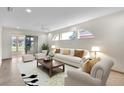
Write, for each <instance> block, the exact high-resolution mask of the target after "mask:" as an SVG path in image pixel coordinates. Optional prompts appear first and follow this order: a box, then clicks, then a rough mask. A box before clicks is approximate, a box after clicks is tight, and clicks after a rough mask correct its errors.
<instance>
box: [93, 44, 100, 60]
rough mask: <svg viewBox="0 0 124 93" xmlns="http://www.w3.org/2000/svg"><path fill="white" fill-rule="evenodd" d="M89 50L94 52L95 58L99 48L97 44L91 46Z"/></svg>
mask: <svg viewBox="0 0 124 93" xmlns="http://www.w3.org/2000/svg"><path fill="white" fill-rule="evenodd" d="M91 51H93V52H94V53H95V58H96V55H97V52H99V51H100V48H99V47H97V46H93V47H92V48H91Z"/></svg>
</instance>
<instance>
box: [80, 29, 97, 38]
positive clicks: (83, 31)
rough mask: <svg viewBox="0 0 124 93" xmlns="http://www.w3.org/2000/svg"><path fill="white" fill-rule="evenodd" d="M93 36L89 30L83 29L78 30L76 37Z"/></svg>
mask: <svg viewBox="0 0 124 93" xmlns="http://www.w3.org/2000/svg"><path fill="white" fill-rule="evenodd" d="M94 37H95V36H94V35H93V34H92V33H91V32H89V31H85V30H80V31H79V32H78V39H82V38H94Z"/></svg>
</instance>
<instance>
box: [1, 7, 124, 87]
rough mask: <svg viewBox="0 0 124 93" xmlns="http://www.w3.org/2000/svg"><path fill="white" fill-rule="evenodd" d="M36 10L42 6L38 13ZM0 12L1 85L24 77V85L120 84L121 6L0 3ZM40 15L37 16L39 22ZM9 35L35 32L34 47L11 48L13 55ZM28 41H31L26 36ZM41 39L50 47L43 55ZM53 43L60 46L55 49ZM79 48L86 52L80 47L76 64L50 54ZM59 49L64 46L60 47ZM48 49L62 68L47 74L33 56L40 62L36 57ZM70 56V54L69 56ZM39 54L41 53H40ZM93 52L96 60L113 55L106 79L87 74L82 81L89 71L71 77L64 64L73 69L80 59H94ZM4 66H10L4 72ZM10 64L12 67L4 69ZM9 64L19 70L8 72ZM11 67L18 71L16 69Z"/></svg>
mask: <svg viewBox="0 0 124 93" xmlns="http://www.w3.org/2000/svg"><path fill="white" fill-rule="evenodd" d="M39 11H44V12H43V13H39ZM50 11H52V12H53V13H51V12H50ZM81 11H83V12H81ZM0 12H1V14H2V15H1V16H0V19H1V20H2V21H1V24H0V38H1V39H0V51H1V52H0V59H1V69H0V70H1V73H0V76H1V77H0V78H1V80H0V82H1V83H0V85H1V86H7V85H9V86H18V85H21V84H22V83H21V84H20V83H19V82H23V83H24V86H26V85H27V86H28V85H29V86H31V85H33V86H64V85H67V86H73V85H75V86H78V85H82V86H83V85H84V86H86V85H90V86H93V85H97V86H99V85H113V86H119V85H121V86H123V85H124V82H123V79H124V68H123V66H124V63H123V44H122V43H123V27H124V26H123V24H124V22H123V21H122V20H123V19H124V18H123V16H124V8H123V7H119V8H117V7H115V8H114V7H105V8H103V7H97V8H96V7H94V8H93V7H92V8H91V7H80V8H74V7H70V8H62V7H54V8H44V7H43V8H42V7H39V8H38V7H37V8H32V7H25V8H20V7H14V8H13V7H4V8H0ZM65 13H66V15H65ZM22 20H23V21H22ZM39 20H42V22H41V21H39ZM27 24H28V25H27ZM51 24H52V25H51ZM12 35H15V36H17V35H23V36H27V35H28V36H37V37H38V40H37V41H36V43H37V46H34V48H36V47H37V48H36V49H34V48H33V49H34V50H37V51H35V52H34V51H33V52H32V53H31V51H29V53H24V54H23V55H21V56H20V55H18V54H16V56H14V57H13V55H12ZM26 40H27V39H25V49H26V47H27V46H26ZM16 42H18V41H16ZM27 42H28V41H27ZM29 42H30V43H31V41H29ZM34 43H35V42H33V43H32V44H33V45H36V43H35V44H34ZM32 44H29V45H32ZM44 44H45V45H46V47H47V48H46V47H44V48H46V49H47V50H48V51H49V53H48V51H47V53H45V56H44V53H43V51H42V50H44V49H43V45H44ZM28 47H29V46H28ZM30 47H32V46H30ZM16 48H17V51H18V43H17V45H16ZM57 49H58V51H59V52H57ZM78 49H79V50H80V49H81V51H82V50H83V52H85V50H86V51H88V53H87V55H86V56H85V57H81V58H80V59H79V58H78V59H79V60H81V63H80V64H78V66H77V65H75V64H72V63H67V64H66V62H63V61H62V64H60V62H61V61H60V60H57V59H55V57H56V58H57V56H59V57H60V58H61V57H63V55H64V57H63V59H64V60H65V59H66V58H67V56H68V55H71V53H70V52H74V53H73V56H74V55H75V50H78ZM29 50H30V49H29ZM61 51H63V52H62V53H61ZM68 51H69V52H68ZM54 52H56V53H60V54H62V55H61V56H60V55H56V53H54ZM50 53H51V54H50ZM63 53H65V54H63ZM68 53H69V54H68ZM78 53H79V52H78ZM80 53H81V52H80ZM94 53H95V55H94ZM50 55H52V58H53V59H52V60H53V61H54V62H55V63H57V64H59V65H57V66H61V67H60V68H62V66H63V71H64V72H63V71H61V72H58V71H57V72H58V73H56V72H55V73H53V74H52V75H51V74H50V76H49V74H48V72H47V71H43V69H42V68H40V66H39V64H38V62H39V63H40V61H43V59H45V58H46V56H50ZM83 55H84V54H83ZM73 56H72V55H71V58H72V57H73ZM39 57H43V59H41V58H39ZM94 57H95V59H97V61H99V60H102V58H109V59H111V60H112V63H110V65H111V66H110V67H108V68H109V71H110V74H109V75H107V77H106V79H107V80H108V81H107V80H105V82H104V83H103V82H102V83H101V82H100V83H99V81H97V79H96V78H91V77H89V81H87V78H88V76H87V77H84V79H82V81H80V79H79V82H76V81H75V80H73V79H70V77H73V75H72V76H70V77H69V76H68V75H70V74H68V73H69V72H68V70H72V71H73V70H74V71H77V69H78V68H81V66H82V65H81V64H82V63H85V62H84V61H87V59H88V60H93V59H94ZM71 58H70V59H69V61H70V60H71V61H72V62H73V61H74V60H78V59H73V58H72V59H71ZM25 60H26V61H25ZM23 61H24V62H23ZM27 61H28V62H27ZM46 61H47V60H46ZM58 61H59V62H58ZM104 61H106V60H104ZM109 61H110V60H108V63H109ZM44 62H45V60H44ZM50 62H51V61H50ZM50 62H49V63H50ZM54 62H53V63H54ZM63 63H64V64H63ZM99 63H100V62H99ZM41 64H42V63H41ZM68 64H69V65H68ZM16 65H17V66H16ZM36 65H37V66H36ZM42 65H43V64H42ZM70 65H71V66H70ZM101 65H102V64H101ZM4 66H6V68H7V67H9V66H10V68H9V69H8V70H7V69H6V71H5V72H4V71H3V70H5V67H4ZM45 66H46V64H45ZM47 66H48V65H47ZM105 66H106V65H105ZM107 66H108V65H107ZM107 66H106V67H107ZM77 67H78V68H77ZM103 67H104V65H103ZM10 69H11V72H8V71H9V70H10ZM13 69H14V70H15V69H16V70H18V72H13V71H14V70H13ZM48 69H49V68H48ZM102 69H103V68H102ZM105 70H106V68H105ZM50 71H51V70H50ZM109 71H108V72H109ZM82 72H83V71H82ZM12 73H14V75H10V77H11V79H8V78H6V77H8V74H12ZM15 73H18V74H17V75H15ZM49 73H52V72H49ZM107 74H108V73H107ZM76 75H77V74H75V76H76ZM87 75H88V74H87ZM98 75H100V74H98ZM13 76H14V78H18V79H17V80H16V82H15V81H13V80H12V79H13ZM84 76H85V75H84ZM29 77H31V78H33V80H34V81H30V80H31V79H30V78H29ZM68 77H69V78H68ZM81 77H83V76H81ZM90 78H91V79H90ZM20 79H21V80H20ZM93 79H94V80H93ZM6 80H8V81H6ZM11 80H12V81H11ZM18 80H19V82H18ZM66 80H67V81H66ZM68 80H70V81H68ZM115 80H117V82H115ZM5 81H6V82H5ZM73 81H74V82H73ZM77 81H78V80H77ZM84 81H85V82H84ZM86 81H87V82H86ZM90 81H91V82H90ZM101 81H102V80H101ZM32 82H33V83H32ZM70 82H71V83H70ZM83 82H84V83H83ZM94 82H95V83H94ZM96 82H98V83H96ZM22 85H23V84H22Z"/></svg>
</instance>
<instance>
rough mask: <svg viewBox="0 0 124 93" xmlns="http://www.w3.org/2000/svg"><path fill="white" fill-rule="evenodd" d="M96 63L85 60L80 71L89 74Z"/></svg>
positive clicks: (94, 60)
mask: <svg viewBox="0 0 124 93" xmlns="http://www.w3.org/2000/svg"><path fill="white" fill-rule="evenodd" d="M96 63H97V60H96V59H92V60H87V61H86V62H84V63H83V64H82V67H81V68H82V70H83V71H84V72H86V73H89V74H90V72H91V69H92V67H93V66H94V65H95V64H96Z"/></svg>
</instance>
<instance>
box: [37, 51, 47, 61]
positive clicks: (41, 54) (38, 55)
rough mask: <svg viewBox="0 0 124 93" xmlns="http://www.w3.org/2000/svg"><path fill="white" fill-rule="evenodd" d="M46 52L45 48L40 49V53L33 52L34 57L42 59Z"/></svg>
mask: <svg viewBox="0 0 124 93" xmlns="http://www.w3.org/2000/svg"><path fill="white" fill-rule="evenodd" d="M47 52H48V51H47V50H42V53H36V54H35V58H36V59H43V58H45V57H46V55H47Z"/></svg>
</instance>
